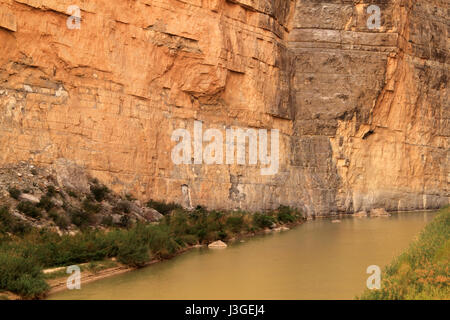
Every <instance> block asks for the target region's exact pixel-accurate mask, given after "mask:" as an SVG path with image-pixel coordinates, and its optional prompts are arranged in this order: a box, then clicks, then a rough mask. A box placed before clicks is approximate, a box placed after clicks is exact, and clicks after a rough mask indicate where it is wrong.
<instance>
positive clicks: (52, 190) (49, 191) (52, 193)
mask: <svg viewBox="0 0 450 320" xmlns="http://www.w3.org/2000/svg"><path fill="white" fill-rule="evenodd" d="M56 194H57V191H56V188H55V187H54V186H48V187H47V197H49V198H51V197H54V196H56Z"/></svg>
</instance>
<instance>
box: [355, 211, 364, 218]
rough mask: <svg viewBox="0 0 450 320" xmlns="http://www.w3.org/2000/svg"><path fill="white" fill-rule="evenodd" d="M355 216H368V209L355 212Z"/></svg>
mask: <svg viewBox="0 0 450 320" xmlns="http://www.w3.org/2000/svg"><path fill="white" fill-rule="evenodd" d="M353 216H354V217H359V218H361V217H367V211H364V210H363V211H359V212H356V213H354V214H353Z"/></svg>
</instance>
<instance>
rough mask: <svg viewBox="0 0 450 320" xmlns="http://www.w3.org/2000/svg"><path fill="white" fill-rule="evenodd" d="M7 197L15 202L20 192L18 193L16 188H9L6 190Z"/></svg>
mask: <svg viewBox="0 0 450 320" xmlns="http://www.w3.org/2000/svg"><path fill="white" fill-rule="evenodd" d="M8 192H9V195H10V196H11V198H14V199H16V200H19V197H20V195H21V194H22V191H20V190H19V189H17V188H14V187H12V188H9V189H8Z"/></svg>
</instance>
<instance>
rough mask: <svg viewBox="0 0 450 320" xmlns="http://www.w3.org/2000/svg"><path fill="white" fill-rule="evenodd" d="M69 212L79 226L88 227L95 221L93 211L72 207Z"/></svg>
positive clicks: (74, 222)
mask: <svg viewBox="0 0 450 320" xmlns="http://www.w3.org/2000/svg"><path fill="white" fill-rule="evenodd" d="M69 214H70V219H71V221H72V223H73V224H74V225H76V226H77V227H79V228H84V227H87V226H89V225H90V224H92V223H93V222H94V221H95V219H94V215H93V214H92V212H88V211H85V210H79V209H72V210H70V213H69Z"/></svg>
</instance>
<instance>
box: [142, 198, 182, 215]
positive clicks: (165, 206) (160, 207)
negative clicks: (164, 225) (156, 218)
mask: <svg viewBox="0 0 450 320" xmlns="http://www.w3.org/2000/svg"><path fill="white" fill-rule="evenodd" d="M147 207H148V208H153V209H155V210H156V211H158V212H159V213H161V214H162V215H166V214H168V213H170V212H171V211H172V210H175V209H182V207H181V206H180V205H179V204H176V203H165V202H160V201H154V200H150V201H148V202H147Z"/></svg>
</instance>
